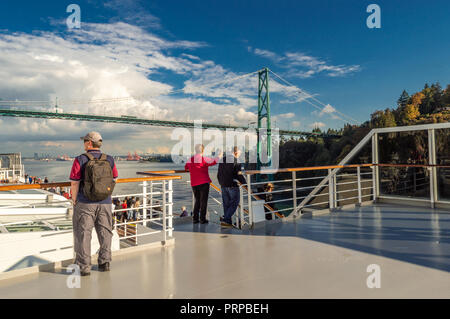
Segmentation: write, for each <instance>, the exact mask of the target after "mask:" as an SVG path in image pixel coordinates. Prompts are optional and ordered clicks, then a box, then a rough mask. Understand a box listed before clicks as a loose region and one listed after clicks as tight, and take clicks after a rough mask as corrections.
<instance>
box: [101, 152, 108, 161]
mask: <svg viewBox="0 0 450 319" xmlns="http://www.w3.org/2000/svg"><path fill="white" fill-rule="evenodd" d="M106 158H107V156H106V154H105V153H102V155H101V156H100V160H101V161H106Z"/></svg>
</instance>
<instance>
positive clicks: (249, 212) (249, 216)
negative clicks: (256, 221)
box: [247, 174, 253, 227]
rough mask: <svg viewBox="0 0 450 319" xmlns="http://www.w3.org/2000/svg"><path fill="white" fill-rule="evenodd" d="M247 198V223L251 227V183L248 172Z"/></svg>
mask: <svg viewBox="0 0 450 319" xmlns="http://www.w3.org/2000/svg"><path fill="white" fill-rule="evenodd" d="M247 198H248V223H249V225H250V227H253V205H252V184H251V175H250V174H247Z"/></svg>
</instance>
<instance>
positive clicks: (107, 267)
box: [98, 262, 109, 271]
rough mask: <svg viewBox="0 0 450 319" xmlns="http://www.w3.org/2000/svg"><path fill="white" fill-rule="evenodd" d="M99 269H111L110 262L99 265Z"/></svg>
mask: <svg viewBox="0 0 450 319" xmlns="http://www.w3.org/2000/svg"><path fill="white" fill-rule="evenodd" d="M98 270H99V271H109V262H106V263H104V264H101V265H98Z"/></svg>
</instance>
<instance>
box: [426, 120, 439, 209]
mask: <svg viewBox="0 0 450 319" xmlns="http://www.w3.org/2000/svg"><path fill="white" fill-rule="evenodd" d="M428 163H429V164H430V165H436V134H435V130H434V129H429V130H428ZM429 170H430V204H431V208H434V207H435V204H436V202H437V198H438V192H437V168H436V166H432V167H429Z"/></svg>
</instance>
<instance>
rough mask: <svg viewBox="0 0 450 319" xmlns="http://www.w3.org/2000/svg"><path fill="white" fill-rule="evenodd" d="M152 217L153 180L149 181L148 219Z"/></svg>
mask: <svg viewBox="0 0 450 319" xmlns="http://www.w3.org/2000/svg"><path fill="white" fill-rule="evenodd" d="M152 218H153V181H150V219H152Z"/></svg>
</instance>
